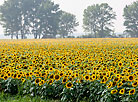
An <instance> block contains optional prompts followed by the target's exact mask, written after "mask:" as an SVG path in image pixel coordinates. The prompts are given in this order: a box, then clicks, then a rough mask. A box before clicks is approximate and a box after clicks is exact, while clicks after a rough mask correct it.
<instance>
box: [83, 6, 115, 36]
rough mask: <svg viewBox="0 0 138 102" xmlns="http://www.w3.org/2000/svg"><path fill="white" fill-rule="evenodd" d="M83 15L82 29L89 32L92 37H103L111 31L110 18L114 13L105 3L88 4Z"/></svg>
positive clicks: (111, 22)
mask: <svg viewBox="0 0 138 102" xmlns="http://www.w3.org/2000/svg"><path fill="white" fill-rule="evenodd" d="M83 16H84V18H83V28H84V31H85V32H90V33H91V34H93V36H94V37H105V36H107V35H109V34H110V33H111V32H112V29H111V27H113V21H112V20H113V19H115V17H116V14H115V12H113V9H112V8H111V7H110V6H109V5H108V4H107V3H102V4H96V5H95V4H94V5H92V6H88V7H87V9H85V10H84V15H83Z"/></svg>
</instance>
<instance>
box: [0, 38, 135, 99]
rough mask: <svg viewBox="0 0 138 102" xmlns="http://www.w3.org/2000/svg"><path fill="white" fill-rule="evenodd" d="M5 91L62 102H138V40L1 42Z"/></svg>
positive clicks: (1, 82) (0, 75)
mask: <svg viewBox="0 0 138 102" xmlns="http://www.w3.org/2000/svg"><path fill="white" fill-rule="evenodd" d="M0 92H1V93H9V94H12V95H17V94H18V95H20V96H24V95H28V96H30V97H36V96H39V97H41V98H44V99H54V100H61V101H63V102H65V101H67V102H69V101H72V102H76V101H78V102H79V101H80V100H86V101H90V102H100V101H101V102H107V101H108V102H120V101H134V102H135V101H138V94H137V93H138V39H137V38H129V39H127V38H118V39H113V38H112V39H110V38H97V39H94V38H93V39H46V40H44V39H43V40H0Z"/></svg>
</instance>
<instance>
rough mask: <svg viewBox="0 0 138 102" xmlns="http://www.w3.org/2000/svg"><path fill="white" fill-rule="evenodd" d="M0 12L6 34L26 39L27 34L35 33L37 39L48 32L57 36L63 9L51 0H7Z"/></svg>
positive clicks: (0, 7) (0, 20)
mask: <svg viewBox="0 0 138 102" xmlns="http://www.w3.org/2000/svg"><path fill="white" fill-rule="evenodd" d="M0 13H1V16H0V22H1V24H2V25H3V27H4V29H5V35H7V36H9V35H11V38H13V36H16V38H17V39H18V37H19V35H21V38H22V39H24V38H25V37H26V36H25V35H26V34H33V35H34V38H35V39H36V38H38V36H39V38H40V36H41V35H46V34H52V35H54V36H56V34H57V29H58V23H59V17H60V14H61V11H60V10H59V5H57V4H54V2H52V1H50V0H7V1H5V2H4V4H3V5H2V6H0Z"/></svg>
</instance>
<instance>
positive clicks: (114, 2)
mask: <svg viewBox="0 0 138 102" xmlns="http://www.w3.org/2000/svg"><path fill="white" fill-rule="evenodd" d="M3 1H4V0H0V5H1V4H3ZM52 1H54V2H55V3H56V4H59V7H60V8H61V10H64V11H66V12H69V13H72V14H74V15H76V18H77V21H78V22H79V26H78V27H77V28H76V29H77V31H76V32H75V33H83V32H84V31H83V28H82V25H83V11H84V9H86V8H87V7H88V6H91V5H93V4H101V3H108V4H109V6H111V7H112V8H113V11H114V12H116V15H117V16H116V20H114V29H115V32H119V33H122V32H123V31H124V30H125V27H124V26H123V22H124V18H123V9H124V7H125V6H126V5H129V4H132V3H133V2H134V1H137V0H52ZM2 34H3V28H2V26H1V25H0V38H3V37H4V36H3V35H2Z"/></svg>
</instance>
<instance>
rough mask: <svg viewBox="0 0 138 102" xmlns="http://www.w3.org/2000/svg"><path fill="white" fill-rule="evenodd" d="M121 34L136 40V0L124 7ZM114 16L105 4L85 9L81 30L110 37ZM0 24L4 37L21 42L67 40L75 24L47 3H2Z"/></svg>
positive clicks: (39, 0) (68, 15) (13, 0)
mask: <svg viewBox="0 0 138 102" xmlns="http://www.w3.org/2000/svg"><path fill="white" fill-rule="evenodd" d="M123 16H124V19H125V21H124V26H126V30H125V31H124V34H126V35H127V36H128V37H138V1H136V2H133V3H132V4H131V5H126V7H125V8H124V14H123ZM115 19H116V13H115V12H114V11H113V8H112V7H110V6H109V5H108V4H107V3H102V4H94V5H91V6H88V7H87V8H86V9H85V10H84V14H83V29H84V31H85V32H86V33H87V34H88V35H89V37H95V38H98V37H100V38H103V37H109V36H111V37H114V36H115V33H114V30H113V27H114V26H113V24H114V22H113V20H115ZM0 24H1V25H2V26H3V28H4V35H5V36H11V39H13V37H16V39H19V37H20V38H21V39H25V38H27V36H28V35H33V36H34V38H35V39H37V38H39V39H40V38H49V37H50V38H55V37H56V36H57V35H60V36H61V37H62V38H65V37H69V35H70V34H72V33H73V32H74V31H76V27H77V26H78V25H79V22H78V21H77V19H76V16H75V15H74V14H71V13H68V12H65V11H63V10H61V9H60V7H59V5H58V4H55V3H54V2H52V1H51V0H5V1H4V4H3V5H1V6H0Z"/></svg>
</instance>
